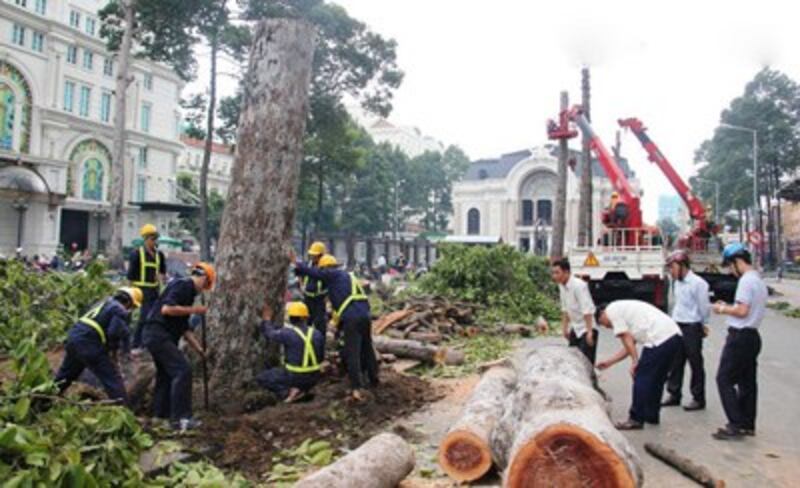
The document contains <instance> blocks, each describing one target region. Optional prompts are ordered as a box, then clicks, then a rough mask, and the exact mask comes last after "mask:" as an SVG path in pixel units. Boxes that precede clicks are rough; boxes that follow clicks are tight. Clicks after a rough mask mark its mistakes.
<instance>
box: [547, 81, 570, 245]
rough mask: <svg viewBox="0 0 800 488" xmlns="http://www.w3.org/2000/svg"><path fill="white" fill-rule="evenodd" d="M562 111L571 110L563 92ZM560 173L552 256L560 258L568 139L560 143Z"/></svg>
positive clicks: (564, 227) (564, 228)
mask: <svg viewBox="0 0 800 488" xmlns="http://www.w3.org/2000/svg"><path fill="white" fill-rule="evenodd" d="M560 107H561V111H564V110H567V109H569V94H568V93H567V92H565V91H564V92H561V105H560ZM558 149H559V151H558V173H557V184H556V202H555V212H554V215H553V247H552V249H551V250H550V256H551V257H553V258H559V257H562V256H563V255H564V231H565V230H566V226H567V162H568V161H569V144H568V141H567V139H560V140H559V142H558Z"/></svg>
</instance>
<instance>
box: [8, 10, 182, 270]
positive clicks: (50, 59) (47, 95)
mask: <svg viewBox="0 0 800 488" xmlns="http://www.w3.org/2000/svg"><path fill="white" fill-rule="evenodd" d="M105 3H106V2H105V1H103V0H0V254H8V253H10V252H13V250H14V249H15V248H16V247H17V246H18V245H19V246H21V247H23V249H24V252H25V253H26V254H36V253H39V254H42V253H44V254H47V255H50V254H52V253H53V252H54V251H55V250H56V249H57V247H58V246H59V245H60V244H63V245H66V246H69V245H71V244H73V243H74V244H76V245H77V247H78V248H79V249H85V248H89V249H98V248H99V249H102V248H103V247H104V245H105V242H107V239H108V236H109V228H110V227H109V225H108V218H107V213H108V209H109V204H108V192H109V185H110V181H109V180H110V165H111V160H112V157H111V150H112V138H113V126H112V124H113V120H114V96H115V95H114V90H115V76H116V74H117V73H116V70H117V63H116V60H115V59H114V57H113V56H112V55H110V54H109V53H108V52H107V51H106V49H105V44H104V42H103V40H102V39H101V38H100V37H99V30H100V21H99V19H98V18H97V11H98V9H100V8H101V7H102V6H103V5H104V4H105ZM131 75H132V76H133V79H134V81H133V83H132V85H131V86H130V88H129V89H128V93H127V97H128V100H127V102H128V105H127V106H128V113H127V124H128V126H127V127H128V144H127V147H126V149H127V151H126V160H125V181H126V185H125V189H124V191H125V202H126V206H125V209H124V212H125V215H124V225H123V228H124V235H123V241H124V242H125V243H126V244H128V243H130V242H131V241H132V240H133V239H134V238H135V237H136V236H137V232H138V229H139V227H140V225H141V224H143V223H144V222H152V223H154V224H156V225H159V226H160V227H161V228H162V229H164V231H165V232H167V233H168V232H169V229H170V225H172V222H173V220H174V219H175V217H176V215H177V213H176V212H177V211H178V210H179V209H180V208H181V206H180V205H177V204H176V196H175V191H176V183H175V175H176V172H177V164H178V160H179V158H180V157H181V154H182V152H183V144H182V143H181V141H180V137H179V130H180V118H181V114H180V109H179V104H178V101H179V97H180V92H181V89H182V87H183V84H182V82H181V80H180V78H179V77H178V76H177V75H176V74H175V73H174V72H173V71H171V70H170V69H168V68H166V67H164V66H163V65H160V64H156V63H151V62H145V61H142V60H138V59H137V60H134V62H133V64H132V69H131Z"/></svg>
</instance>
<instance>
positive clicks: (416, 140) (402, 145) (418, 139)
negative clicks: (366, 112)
mask: <svg viewBox="0 0 800 488" xmlns="http://www.w3.org/2000/svg"><path fill="white" fill-rule="evenodd" d="M366 129H367V133H369V135H370V136H371V137H372V139H373V140H374V141H375V142H377V143H379V144H381V143H384V142H385V143H388V144H390V145H392V146H396V147H397V148H399V149H400V150H401V151H403V153H405V155H406V156H408V157H409V158H415V157H417V156H420V155H422V154H424V153H425V152H428V151H430V152H444V145H443V144H442V143H441V142H439V141H437V140H436V139H434V138H433V137H431V136H426V135H425V134H423V133H422V132H421V131H420V130H419V129H417V128H416V127H410V126H401V125H394V124H392V123H391V122H389V121H388V120H386V119H377V120H373V121H370V122H367V123H366Z"/></svg>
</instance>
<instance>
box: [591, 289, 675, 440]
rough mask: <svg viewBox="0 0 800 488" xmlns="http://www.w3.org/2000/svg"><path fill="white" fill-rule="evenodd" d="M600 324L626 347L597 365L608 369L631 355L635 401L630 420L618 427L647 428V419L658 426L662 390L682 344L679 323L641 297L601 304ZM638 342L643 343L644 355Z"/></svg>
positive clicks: (630, 428) (622, 428)
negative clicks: (638, 346) (638, 348)
mask: <svg viewBox="0 0 800 488" xmlns="http://www.w3.org/2000/svg"><path fill="white" fill-rule="evenodd" d="M597 323H598V324H599V325H601V326H603V327H605V328H608V329H613V330H614V335H615V336H617V337H618V338H619V340H620V341H621V342H622V346H623V347H622V349H620V350H619V352H617V353H616V354H614V355H613V356H611V357H610V358H608V359H606V360H605V361H600V362H599V363H597V368H598V369H601V370H603V369H607V368H609V367H611V366H613V365H614V364H616V363H618V362H620V361H622V360H623V359H625V358H626V357H628V356H630V358H631V375H632V376H633V401H632V403H631V408H630V411H629V413H628V420H627V421H625V422H622V423H619V424H617V428H618V429H620V430H638V429H642V428H644V423H645V422H647V423H650V424H654V425H657V424H658V423H659V422H660V420H661V419H660V413H661V392H663V391H664V383H665V382H666V381H667V374H669V370H670V367H671V366H672V363H673V361H674V359H675V354H677V353H678V350H679V349H680V348H681V347H682V341H681V337H680V336H681V331H680V328H678V324H676V323H675V321H673V320H672V319H671V318H670V317H669V315H667V314H665V313H664V312H662V311H661V310H659V309H658V308H656V307H654V306H653V305H650V304H649V303H646V302H642V301H639V300H617V301H615V302H612V303H610V304H609V305H608V306H607V307H605V308H604V307H603V306H600V307H599V308H598V311H597ZM637 344H641V345H642V346H643V347H642V354H641V356H640V355H639V354H638V352H637V350H636V345H637Z"/></svg>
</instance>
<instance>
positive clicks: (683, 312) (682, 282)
mask: <svg viewBox="0 0 800 488" xmlns="http://www.w3.org/2000/svg"><path fill="white" fill-rule="evenodd" d="M690 265H691V263H690V261H689V255H688V254H687V253H686V251H684V250H682V249H680V250H677V251H675V252H673V253H672V254H670V255H669V257H668V258H667V266H668V267H669V272H670V276H671V277H672V292H673V293H672V294H673V303H674V306H673V308H672V319H673V320H674V321H675V322H676V323H677V324H678V327H680V329H681V337H682V338H683V347H682V348H680V349H679V350H678V353H677V354H676V355H675V361H674V363H673V364H672V368H671V369H670V372H669V379H668V381H667V392H668V394H669V396H668V397H667V399H666V400H664V402H662V404H661V406H663V407H672V406H678V405H680V404H681V397H682V390H683V373H684V369H686V363H687V361H688V363H689V368H690V369H691V372H692V379H691V382H690V391H691V392H692V401H691V403H689V404H687V405H684V407H683V409H684V410H686V411H689V412H691V411H695V410H703V409H704V408H706V385H705V383H706V372H705V366H704V365H703V339H704V338H705V336H706V330H707V328H706V327H707V326H706V324H708V319H709V316H710V315H711V303H710V301H709V299H708V289H709V287H708V283H706V281H705V280H704V279H703V278H701V277H699V276H697V275H696V274H695V273H694V272H693V271H692V269H691V267H690Z"/></svg>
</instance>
